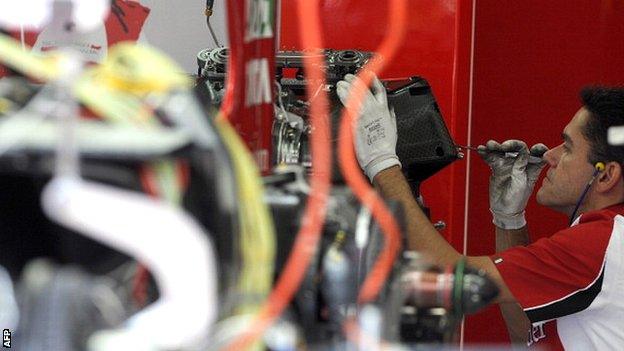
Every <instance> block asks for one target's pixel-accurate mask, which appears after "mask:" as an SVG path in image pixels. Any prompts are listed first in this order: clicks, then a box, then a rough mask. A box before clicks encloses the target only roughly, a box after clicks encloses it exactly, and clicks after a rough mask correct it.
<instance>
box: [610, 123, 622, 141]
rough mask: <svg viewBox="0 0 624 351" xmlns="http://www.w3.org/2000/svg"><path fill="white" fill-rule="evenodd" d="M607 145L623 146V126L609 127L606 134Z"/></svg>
mask: <svg viewBox="0 0 624 351" xmlns="http://www.w3.org/2000/svg"><path fill="white" fill-rule="evenodd" d="M607 141H608V143H609V145H624V126H615V127H610V128H609V130H608V132H607Z"/></svg>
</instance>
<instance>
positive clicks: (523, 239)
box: [496, 226, 531, 345]
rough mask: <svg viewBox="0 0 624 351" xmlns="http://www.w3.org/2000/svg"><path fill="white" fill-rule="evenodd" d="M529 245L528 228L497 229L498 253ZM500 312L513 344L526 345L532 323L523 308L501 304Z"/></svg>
mask: <svg viewBox="0 0 624 351" xmlns="http://www.w3.org/2000/svg"><path fill="white" fill-rule="evenodd" d="M529 243H530V240H529V231H528V229H527V226H524V227H522V228H520V229H502V228H499V227H496V252H501V251H504V250H507V249H509V248H512V247H514V246H526V245H528V244H529ZM500 311H501V315H502V316H503V319H504V320H505V324H506V325H507V331H508V332H509V339H510V340H511V342H512V343H513V344H519V345H524V344H526V341H527V335H528V331H529V329H530V327H531V322H530V321H529V318H528V317H527V316H526V314H525V313H524V311H523V310H522V307H520V305H519V304H518V303H516V302H508V303H501V304H500Z"/></svg>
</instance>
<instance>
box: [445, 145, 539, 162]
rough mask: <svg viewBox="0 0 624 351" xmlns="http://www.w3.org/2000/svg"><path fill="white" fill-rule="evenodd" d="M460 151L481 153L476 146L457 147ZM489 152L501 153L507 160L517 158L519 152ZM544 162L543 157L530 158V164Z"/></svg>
mask: <svg viewBox="0 0 624 351" xmlns="http://www.w3.org/2000/svg"><path fill="white" fill-rule="evenodd" d="M455 146H457V147H458V148H460V149H465V150H472V151H475V152H479V149H478V148H477V147H475V146H464V145H455ZM487 151H488V152H494V153H499V154H505V157H507V158H516V157H518V154H519V152H506V151H502V150H487ZM542 162H544V160H543V158H542V157H538V156H533V155H530V156H529V163H542Z"/></svg>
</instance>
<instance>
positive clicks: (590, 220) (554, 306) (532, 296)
mask: <svg viewBox="0 0 624 351" xmlns="http://www.w3.org/2000/svg"><path fill="white" fill-rule="evenodd" d="M623 257H624V204H619V205H615V206H612V207H609V208H606V209H602V210H598V211H592V212H587V213H585V214H583V215H582V216H580V217H579V218H578V219H577V220H576V221H575V222H574V223H573V224H572V226H571V227H569V228H566V229H563V230H561V231H559V232H557V233H555V234H554V235H552V236H551V237H548V238H543V239H540V240H538V241H536V242H535V243H533V244H531V245H529V246H526V247H514V248H511V249H509V250H505V251H503V252H501V253H500V254H498V255H495V256H493V257H492V259H493V261H494V263H495V264H496V267H497V268H498V271H499V272H500V274H501V276H502V278H503V280H504V281H505V283H506V284H507V286H508V287H509V289H510V291H511V293H512V294H513V295H514V297H515V298H516V300H517V301H518V303H519V304H520V305H521V306H522V308H523V309H524V311H525V313H526V314H527V316H528V317H529V319H530V320H531V323H532V325H533V327H532V330H531V331H529V338H528V341H527V344H528V345H529V346H536V347H538V348H541V349H547V350H561V349H566V350H615V349H618V350H619V349H623V348H624V271H623V270H622V269H621V267H622V265H623V264H624V262H622V259H623Z"/></svg>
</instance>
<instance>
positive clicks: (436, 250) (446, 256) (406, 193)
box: [373, 167, 515, 302]
mask: <svg viewBox="0 0 624 351" xmlns="http://www.w3.org/2000/svg"><path fill="white" fill-rule="evenodd" d="M373 183H374V184H375V187H376V188H377V189H378V190H379V191H380V192H381V194H382V195H383V196H384V197H385V198H389V199H394V200H396V201H399V202H400V203H401V205H402V206H403V210H404V212H405V218H406V220H407V241H408V245H409V248H410V249H411V250H416V251H419V252H421V253H423V254H425V256H427V257H428V258H429V260H430V262H431V263H433V264H437V265H439V266H448V265H454V264H455V263H456V262H457V261H459V259H461V258H462V257H464V256H462V255H461V254H460V253H458V252H457V251H456V250H455V249H454V248H453V247H452V246H451V245H450V244H449V243H448V242H447V241H446V240H445V239H444V238H443V237H442V235H440V233H438V231H437V230H436V229H435V228H434V227H433V224H431V222H430V221H429V218H427V216H425V214H424V213H423V212H422V210H421V209H420V207H419V206H418V204H417V203H416V200H415V199H414V197H413V196H412V192H411V190H410V188H409V184H408V183H407V181H406V180H405V177H404V176H403V173H401V169H400V168H399V167H391V168H388V169H386V170H383V171H381V172H379V174H377V175H376V176H375V179H373ZM466 261H467V263H468V264H469V265H471V266H473V267H476V268H479V269H483V270H485V271H486V272H487V273H488V275H489V276H490V278H492V279H493V280H494V282H495V283H496V284H497V285H498V286H499V288H500V289H501V291H500V294H499V297H498V299H497V302H515V298H514V297H513V295H511V292H510V291H509V289H508V288H507V285H506V284H505V282H504V281H503V279H502V277H501V275H500V273H499V272H498V269H497V268H496V266H495V265H494V263H493V262H492V260H491V259H490V258H489V257H487V256H466Z"/></svg>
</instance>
